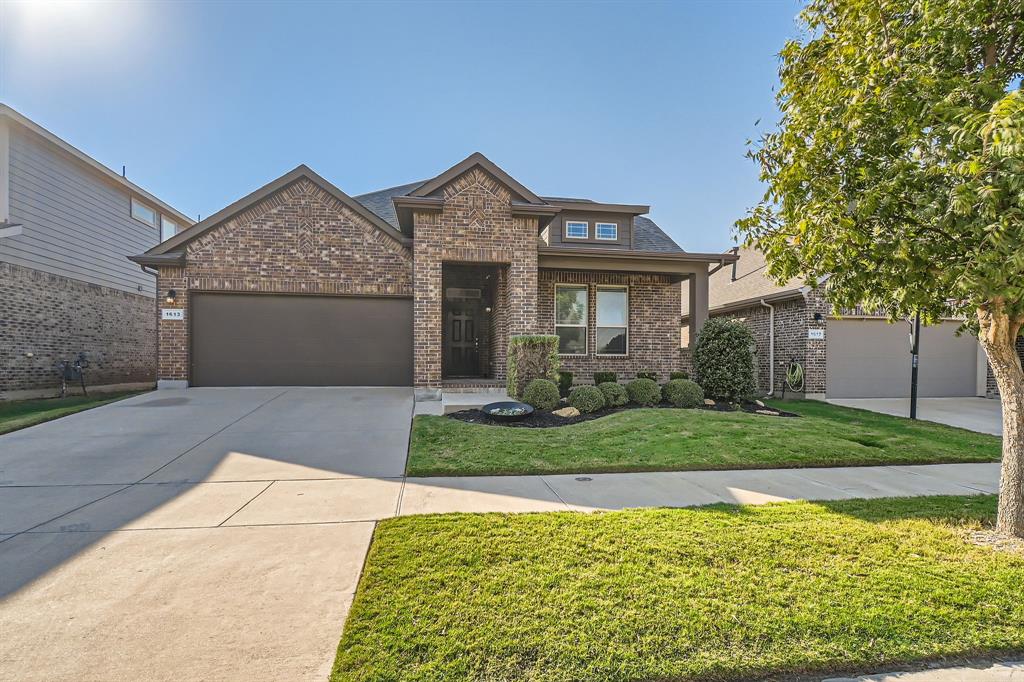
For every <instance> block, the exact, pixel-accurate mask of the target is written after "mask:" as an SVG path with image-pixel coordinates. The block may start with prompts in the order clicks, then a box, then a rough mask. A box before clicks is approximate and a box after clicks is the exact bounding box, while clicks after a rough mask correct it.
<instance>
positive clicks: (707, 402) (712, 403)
mask: <svg viewBox="0 0 1024 682" xmlns="http://www.w3.org/2000/svg"><path fill="white" fill-rule="evenodd" d="M704 404H705V405H707V406H708V407H714V406H715V401H714V400H712V399H711V398H704Z"/></svg>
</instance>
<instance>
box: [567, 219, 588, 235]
mask: <svg viewBox="0 0 1024 682" xmlns="http://www.w3.org/2000/svg"><path fill="white" fill-rule="evenodd" d="M589 236H590V223H585V222H581V221H578V220H567V221H565V238H566V239H586V238H588V237H589Z"/></svg>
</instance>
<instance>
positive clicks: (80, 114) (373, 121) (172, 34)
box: [0, 0, 799, 251]
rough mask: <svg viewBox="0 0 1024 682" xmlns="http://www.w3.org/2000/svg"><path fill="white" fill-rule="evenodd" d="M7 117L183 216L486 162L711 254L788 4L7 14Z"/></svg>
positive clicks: (743, 183) (0, 28) (89, 5)
mask: <svg viewBox="0 0 1024 682" xmlns="http://www.w3.org/2000/svg"><path fill="white" fill-rule="evenodd" d="M0 7H2V9H0V101H3V102H5V103H6V104H8V105H10V106H12V107H14V108H15V109H17V110H19V111H20V112H21V113H23V114H25V115H26V116H28V117H29V118H32V119H33V120H35V121H36V122H38V123H40V124H41V125H43V126H45V127H46V128H48V129H50V130H51V131H53V132H54V133H56V134H57V135H59V136H60V137H63V138H64V139H66V140H67V141H69V142H70V143H72V144H74V145H75V146H77V147H79V148H80V149H82V150H83V151H85V152H86V153H88V154H90V155H91V156H93V157H95V158H96V159H98V160H99V161H101V162H102V163H105V164H107V165H108V166H110V167H112V168H116V169H118V170H119V169H120V168H121V166H122V164H124V165H126V166H127V168H128V176H129V178H130V179H132V180H133V181H135V182H136V183H138V184H140V185H141V186H143V187H145V188H146V189H149V190H150V191H152V192H154V193H155V194H157V195H158V196H160V197H161V198H162V199H164V200H165V201H167V202H169V203H171V204H172V205H174V206H176V207H177V208H179V209H180V210H182V211H183V212H185V213H187V214H189V215H191V216H193V217H195V216H196V214H202V215H209V214H210V213H213V212H215V211H217V210H219V209H220V208H223V207H224V206H225V205H227V204H228V203H230V202H232V201H234V200H235V199H238V198H239V197H241V196H243V195H245V194H247V193H248V192H250V191H252V190H254V189H256V188H257V187H259V186H260V185H263V184H265V183H266V182H269V181H270V180H272V179H274V178H276V177H277V176H279V175H281V174H282V173H284V172H286V171H288V170H290V169H291V168H293V167H294V166H296V165H298V164H300V163H306V164H308V165H309V166H311V167H312V168H313V169H314V170H316V171H317V172H319V173H320V174H322V175H323V176H325V177H326V178H328V179H329V180H331V181H332V182H334V183H335V184H336V185H338V186H339V187H341V188H342V189H343V190H345V191H346V192H348V193H349V194H359V193H363V192H367V191H372V190H375V189H380V188H383V187H388V186H391V185H398V184H403V183H406V182H411V181H414V180H421V179H426V178H429V177H432V176H434V175H436V174H437V173H439V172H441V171H443V170H444V169H446V168H447V167H448V166H450V165H452V164H454V163H456V162H457V161H459V160H461V159H462V158H463V157H465V156H467V155H469V154H470V153H471V152H473V151H481V152H483V153H484V154H485V155H487V156H488V157H489V158H490V159H491V160H492V161H494V162H495V163H497V164H498V165H500V166H501V167H502V168H504V169H505V170H506V171H508V172H509V173H510V174H511V175H512V176H514V177H515V178H516V179H518V180H519V181H520V182H522V183H523V184H525V185H526V186H527V187H529V188H530V189H532V190H533V191H535V192H537V193H538V194H542V195H558V196H583V197H590V198H595V199H598V200H602V201H610V202H622V203H645V204H650V205H651V206H652V211H651V217H652V218H654V219H655V220H656V221H658V223H659V224H660V225H661V226H662V227H663V228H664V229H665V230H666V231H667V232H668V233H669V234H671V235H672V236H673V237H674V238H675V239H676V240H677V241H678V242H679V243H680V244H681V245H682V246H683V248H685V249H687V250H691V251H720V250H724V249H726V248H728V247H729V245H730V244H731V241H730V240H731V237H730V230H731V225H732V222H733V221H734V220H735V219H736V218H738V217H740V216H742V215H743V213H744V211H745V209H746V208H747V207H748V206H750V205H751V204H753V203H755V202H756V200H757V199H758V197H759V195H760V188H759V186H758V182H757V174H756V169H755V167H754V166H753V164H752V163H751V162H750V161H749V160H747V159H745V158H744V156H743V155H744V151H745V143H746V140H747V139H748V138H750V137H752V136H756V134H757V132H758V128H757V127H755V121H757V120H758V119H761V120H762V123H761V127H764V126H765V125H767V124H770V122H771V121H773V120H774V119H775V116H776V113H775V111H776V110H775V106H774V103H773V93H772V87H773V85H774V84H775V83H776V80H777V78H776V69H777V64H778V62H777V58H776V54H777V53H778V51H779V50H780V49H781V47H782V45H783V43H784V41H785V40H786V39H787V38H790V37H793V36H794V35H795V34H796V25H795V23H794V17H795V15H796V13H797V12H798V11H799V3H797V2H795V1H793V0H779V1H778V2H672V3H659V2H628V3H613V2H605V3H581V2H543V3H529V2H516V3H497V2H491V3H468V2H465V3H427V2H417V3H405V2H378V3H299V2H288V3H280V4H278V3H270V2H262V3H241V2H220V3H217V2H203V3H189V2H153V3H141V2H140V3H128V2H119V3H94V2H87V1H86V2H75V3H62V2H48V1H47V0H36V1H35V2H28V3H22V2H16V1H12V0H0Z"/></svg>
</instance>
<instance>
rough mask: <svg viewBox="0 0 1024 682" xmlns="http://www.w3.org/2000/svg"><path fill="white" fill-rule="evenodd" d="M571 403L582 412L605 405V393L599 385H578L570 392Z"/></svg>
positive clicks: (594, 410)
mask: <svg viewBox="0 0 1024 682" xmlns="http://www.w3.org/2000/svg"><path fill="white" fill-rule="evenodd" d="M569 404H570V405H572V406H573V407H575V408H576V409H577V410H579V411H580V412H581V413H582V414H586V413H588V412H596V411H597V410H600V409H601V408H602V407H604V393H602V392H601V389H599V388H598V387H597V386H577V387H576V388H574V389H572V393H570V394H569Z"/></svg>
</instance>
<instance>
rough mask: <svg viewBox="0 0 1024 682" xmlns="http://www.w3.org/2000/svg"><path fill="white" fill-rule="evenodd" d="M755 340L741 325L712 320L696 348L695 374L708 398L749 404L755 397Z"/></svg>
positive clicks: (705, 328)
mask: <svg viewBox="0 0 1024 682" xmlns="http://www.w3.org/2000/svg"><path fill="white" fill-rule="evenodd" d="M753 345H754V337H753V335H752V334H751V333H750V329H748V328H747V326H746V325H745V324H743V323H741V322H736V321H734V320H725V319H722V318H712V319H710V320H708V321H707V322H705V323H704V327H703V328H701V330H700V334H698V335H697V343H696V344H694V346H693V373H694V378H695V379H696V380H697V383H698V384H700V386H701V388H702V389H704V394H705V395H707V396H708V397H710V398H714V399H715V400H728V401H729V402H735V401H737V400H747V399H749V398H751V397H753V395H754V391H755V390H756V389H755V386H754V354H753V352H752V351H751V347H752V346H753Z"/></svg>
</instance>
